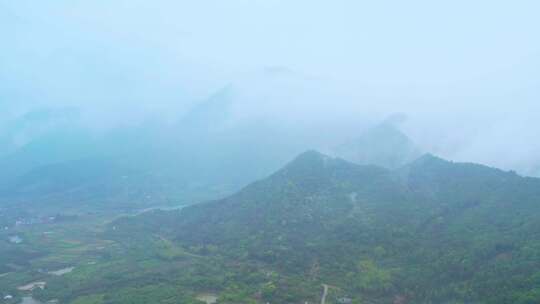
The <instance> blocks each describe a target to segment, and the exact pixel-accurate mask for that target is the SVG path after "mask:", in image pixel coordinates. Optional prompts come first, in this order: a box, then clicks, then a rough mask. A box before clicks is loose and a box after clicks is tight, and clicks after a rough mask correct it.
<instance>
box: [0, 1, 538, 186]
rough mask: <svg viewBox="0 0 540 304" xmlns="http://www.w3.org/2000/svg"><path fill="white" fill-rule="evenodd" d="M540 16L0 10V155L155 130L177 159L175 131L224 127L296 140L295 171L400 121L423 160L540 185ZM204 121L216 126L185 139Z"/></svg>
mask: <svg viewBox="0 0 540 304" xmlns="http://www.w3.org/2000/svg"><path fill="white" fill-rule="evenodd" d="M539 10H540V4H539V3H538V2H537V1H513V2H512V3H510V2H507V1H474V2H471V1H451V2H446V3H441V2H433V1H407V2H404V1H372V2H369V3H368V2H363V1H344V0H337V1H317V0H315V1H314V0H311V1H307V0H296V1H280V0H251V1H248V0H229V1H216V0H213V1H212V0H199V1H163V0H156V1H134V0H130V1H114V2H111V1H103V0H100V1H66V0H59V1H54V2H50V1H23V0H18V1H8V0H0V46H1V48H0V155H1V156H8V155H12V154H13V153H17V151H19V150H21V149H24V147H26V146H28V145H30V144H32V143H36V142H39V141H40V140H44V139H45V140H46V139H47V136H49V135H50V134H52V133H54V132H57V131H58V130H61V131H65V130H77V132H79V133H77V132H75V133H74V134H90V135H88V136H90V137H92V138H101V137H103V136H109V135H108V134H112V133H114V134H116V135H115V136H119V135H118V134H125V133H126V132H127V133H130V134H131V133H133V132H135V133H136V132H139V131H140V130H144V129H146V128H151V129H152V130H156V131H155V132H154V133H152V132H149V133H150V134H153V135H150V136H157V135H156V134H158V135H159V137H160V138H159V140H160V141H164V142H170V144H171V145H173V143H178V142H176V140H177V139H178V137H175V136H173V134H177V133H178V132H180V131H178V129H182V131H181V132H184V133H182V134H183V135H182V136H184V137H186V136H188V135H186V133H185V132H188V131H189V132H191V131H193V133H192V135H194V136H203V135H200V133H198V131H200V129H201V128H203V129H204V128H216V129H218V130H224V129H226V130H230V132H229V133H227V134H229V135H228V136H229V137H230V134H235V136H238V137H243V136H248V135H246V134H245V132H247V131H246V130H249V132H253V134H250V135H249V136H254V137H256V136H258V135H260V136H261V137H266V136H267V135H268V134H273V136H276V137H272V138H264V139H265V140H266V141H269V143H268V147H271V146H272V140H274V141H275V143H276V145H280V144H279V143H282V142H292V141H294V142H295V144H296V145H295V147H294V148H292V147H291V149H290V150H287V151H288V153H285V154H283V155H280V157H281V158H283V159H285V158H287V157H288V155H289V154H292V153H293V151H294V152H296V151H297V150H301V149H304V148H306V149H307V148H318V149H322V150H325V149H326V150H329V149H331V148H332V147H334V146H336V145H339V144H341V143H343V142H346V141H348V140H353V139H354V138H355V137H357V136H360V134H361V133H362V132H363V131H364V130H366V129H368V128H370V127H372V126H374V125H376V124H378V123H380V122H382V121H384V120H385V119H387V118H388V117H390V116H393V115H395V114H396V113H399V114H401V116H402V117H404V119H402V120H401V121H400V122H399V124H397V126H398V127H399V128H400V129H401V130H402V131H403V132H404V133H405V134H407V135H408V136H409V137H410V138H411V139H412V141H413V142H415V143H416V145H417V146H418V147H419V149H420V150H422V151H423V152H431V153H434V154H437V155H440V156H442V157H445V158H448V159H452V160H457V161H470V162H478V163H483V164H487V165H490V166H496V167H500V168H503V169H507V170H516V171H518V172H519V173H522V174H526V175H534V174H538V173H540V141H539V140H538V139H539V136H538V130H540V39H538V29H539V28H540V20H539V19H538V16H537V15H538V11H539ZM212 100H214V101H213V102H212ZM215 100H219V101H218V102H216V101H215ZM209 101H210V102H209ZM216 103H217V104H218V105H216ZM209 105H210V106H209ZM208 107H210V108H211V109H212V110H209V111H210V112H212V111H213V112H212V113H213V114H212V115H209V114H208V113H206V114H204V115H202V117H203V118H201V119H202V120H199V121H198V123H197V124H195V125H193V124H191V125H190V127H185V125H182V123H181V122H182V121H185V120H188V121H189V120H190V119H192V118H190V115H192V114H193V113H200V111H201V110H200V109H202V111H203V112H204V111H207V110H208ZM205 115H206V116H205ZM214 115H218V117H219V118H216V117H215V116H214ZM190 128H191V129H190ZM126 130H128V131H126ZM186 130H187V131H186ZM194 130H197V132H195V131H194ZM260 130H264V132H263V131H261V133H258V132H259V131H260ZM269 130H272V131H269ZM235 132H238V133H235ZM215 136H216V138H220V136H221V135H215ZM229 137H228V138H229ZM233 137H234V136H233ZM284 137H287V138H289V139H287V140H286V139H284ZM66 138H72V137H66ZM298 138H301V139H302V140H300V141H298ZM233 142H240V143H246V142H249V141H242V140H239V141H233ZM178 144H179V145H180V143H178ZM227 144H231V143H230V142H227ZM310 146H313V147H310ZM124 148H125V149H127V148H126V147H124ZM203 148H204V146H201V149H203ZM246 149H248V148H246ZM261 149H262V148H261ZM258 153H263V151H259V152H258ZM271 154H272V153H270V154H269V156H268V157H270V155H271ZM281 158H280V159H281ZM61 159H62V157H58V158H56V160H61Z"/></svg>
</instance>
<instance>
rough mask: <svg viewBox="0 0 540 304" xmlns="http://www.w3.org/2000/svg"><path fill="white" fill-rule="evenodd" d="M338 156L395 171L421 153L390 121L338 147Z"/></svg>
mask: <svg viewBox="0 0 540 304" xmlns="http://www.w3.org/2000/svg"><path fill="white" fill-rule="evenodd" d="M334 153H335V154H336V155H337V156H339V157H341V158H343V159H346V160H348V161H351V162H354V163H357V164H370V165H378V166H382V167H385V168H390V169H395V168H398V167H401V166H403V165H405V164H407V163H409V162H411V161H413V160H414V159H416V158H418V157H419V156H420V155H421V153H420V150H419V149H418V147H416V145H415V144H414V143H413V142H412V140H411V139H410V138H409V137H407V135H405V134H404V133H403V132H401V131H400V130H399V129H398V128H397V126H395V125H394V124H393V123H391V122H390V121H386V122H383V123H381V124H379V125H377V126H375V127H373V128H370V129H367V130H366V131H365V132H363V133H362V134H361V135H360V136H359V137H358V138H356V139H354V140H352V141H349V142H347V143H345V144H342V145H340V146H338V147H337V148H336V149H335V152H334Z"/></svg>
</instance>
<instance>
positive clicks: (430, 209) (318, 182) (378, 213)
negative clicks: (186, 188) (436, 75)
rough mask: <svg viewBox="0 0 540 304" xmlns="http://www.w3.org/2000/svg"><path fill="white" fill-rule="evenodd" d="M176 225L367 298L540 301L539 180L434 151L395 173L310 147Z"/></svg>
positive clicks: (239, 254)
mask: <svg viewBox="0 0 540 304" xmlns="http://www.w3.org/2000/svg"><path fill="white" fill-rule="evenodd" d="M177 225H178V226H177V241H178V242H179V243H181V244H184V246H185V247H186V248H197V250H198V252H201V251H202V252H214V254H219V255H223V256H226V257H228V258H230V259H234V260H238V261H246V262H257V263H262V264H263V265H267V266H268V267H275V269H278V270H279V271H281V272H284V273H290V274H297V273H302V274H303V275H304V276H305V277H306V279H308V278H309V279H310V280H315V281H319V282H321V283H327V284H332V285H336V286H340V287H341V288H343V289H345V290H347V291H348V292H349V293H350V294H351V295H356V296H357V297H359V298H362V299H365V300H366V301H367V302H366V303H370V302H374V303H379V302H380V303H389V302H391V300H392V299H404V300H403V301H405V302H404V303H458V302H460V301H462V302H465V303H470V302H471V301H472V302H474V303H536V302H535V301H537V300H538V299H539V297H540V289H538V286H539V284H540V259H539V257H540V180H538V179H534V178H524V177H520V176H518V175H516V174H515V173H512V172H503V171H500V170H497V169H493V168H488V167H485V166H481V165H475V164H464V163H453V162H448V161H445V160H442V159H439V158H437V157H435V156H431V155H425V156H423V157H421V158H420V159H418V160H416V161H415V162H413V163H411V164H410V165H407V166H405V167H403V168H401V169H398V170H395V171H389V170H385V169H382V168H378V167H374V166H358V165H354V164H351V163H348V162H346V161H343V160H340V159H335V158H330V157H327V156H325V155H322V154H319V153H317V152H314V151H311V152H306V153H304V154H302V155H300V156H299V157H298V158H296V159H295V160H294V161H293V162H291V163H290V164H288V165H287V166H286V167H285V168H283V169H282V170H280V171H278V172H277V173H275V174H273V175H272V176H270V177H269V178H267V179H265V180H262V181H259V182H256V183H254V184H252V185H250V186H248V187H246V188H245V189H243V190H242V191H240V192H239V193H237V194H235V195H232V196H230V197H228V198H226V199H224V200H221V201H216V202H211V203H206V204H200V205H197V206H193V207H190V208H186V209H185V210H183V211H182V212H181V215H180V217H179V218H178V224H177ZM201 248H203V249H201ZM204 248H206V249H204ZM209 248H210V249H211V250H208V249H209ZM269 299H271V297H269ZM405 299H406V300H405Z"/></svg>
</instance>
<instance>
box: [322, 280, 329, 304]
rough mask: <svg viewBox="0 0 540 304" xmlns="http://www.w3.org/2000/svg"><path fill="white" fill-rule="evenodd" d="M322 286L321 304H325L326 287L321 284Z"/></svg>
mask: <svg viewBox="0 0 540 304" xmlns="http://www.w3.org/2000/svg"><path fill="white" fill-rule="evenodd" d="M322 286H323V294H322V297H321V304H326V296H327V295H328V285H326V284H322Z"/></svg>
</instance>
